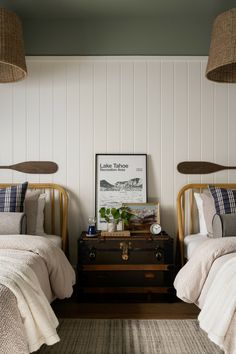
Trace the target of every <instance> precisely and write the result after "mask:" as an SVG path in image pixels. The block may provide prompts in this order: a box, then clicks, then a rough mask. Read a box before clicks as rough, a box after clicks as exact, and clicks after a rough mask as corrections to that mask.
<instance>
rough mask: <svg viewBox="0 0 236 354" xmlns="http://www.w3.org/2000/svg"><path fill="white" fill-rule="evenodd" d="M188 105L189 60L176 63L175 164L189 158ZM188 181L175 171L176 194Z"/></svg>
mask: <svg viewBox="0 0 236 354" xmlns="http://www.w3.org/2000/svg"><path fill="white" fill-rule="evenodd" d="M188 105H189V102H188V64H187V62H182V63H175V75H174V145H173V148H174V165H175V166H177V164H178V163H179V162H181V161H186V160H187V159H188V129H189V126H188ZM180 141H181V143H180ZM187 182H188V180H187V177H186V176H183V175H181V174H180V173H178V172H176V173H175V183H174V186H175V192H174V193H175V195H177V193H178V191H179V189H180V188H181V187H182V186H183V184H186V183H187Z"/></svg>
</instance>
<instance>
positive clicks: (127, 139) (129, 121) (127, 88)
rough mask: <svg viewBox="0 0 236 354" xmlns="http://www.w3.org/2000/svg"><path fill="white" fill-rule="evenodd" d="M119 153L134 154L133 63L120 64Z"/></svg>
mask: <svg viewBox="0 0 236 354" xmlns="http://www.w3.org/2000/svg"><path fill="white" fill-rule="evenodd" d="M121 152H123V153H133V152H134V63H130V62H128V63H122V64H121Z"/></svg>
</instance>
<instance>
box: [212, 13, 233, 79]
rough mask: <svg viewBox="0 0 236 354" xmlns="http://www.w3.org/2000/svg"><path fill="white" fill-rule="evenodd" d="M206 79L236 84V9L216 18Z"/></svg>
mask: <svg viewBox="0 0 236 354" xmlns="http://www.w3.org/2000/svg"><path fill="white" fill-rule="evenodd" d="M206 77H207V78H208V79H209V80H212V81H217V82H229V83H234V82H236V8H233V9H231V10H228V11H225V12H223V13H222V14H220V15H219V16H217V17H216V19H215V21H214V24H213V30H212V35H211V45H210V50H209V57H208V63H207V69H206Z"/></svg>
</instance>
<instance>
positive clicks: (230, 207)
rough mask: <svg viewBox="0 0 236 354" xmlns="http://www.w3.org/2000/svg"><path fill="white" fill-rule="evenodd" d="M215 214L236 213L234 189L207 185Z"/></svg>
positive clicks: (235, 193) (235, 192)
mask: <svg viewBox="0 0 236 354" xmlns="http://www.w3.org/2000/svg"><path fill="white" fill-rule="evenodd" d="M209 190H210V192H211V194H212V197H213V199H214V202H215V208H216V213H217V214H233V213H236V190H232V189H225V188H219V187H214V186H209Z"/></svg>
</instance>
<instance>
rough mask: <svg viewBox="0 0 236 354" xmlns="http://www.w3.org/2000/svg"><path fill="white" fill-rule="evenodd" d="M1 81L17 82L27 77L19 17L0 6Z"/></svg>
mask: <svg viewBox="0 0 236 354" xmlns="http://www.w3.org/2000/svg"><path fill="white" fill-rule="evenodd" d="M0 28H1V30H0V82H1V83H6V82H15V81H19V80H22V79H24V78H25V76H26V75H27V68H26V63H25V53H24V42H23V31H22V25H21V21H20V19H19V17H18V16H17V15H16V14H15V13H14V12H11V11H9V10H7V9H4V8H0Z"/></svg>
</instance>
